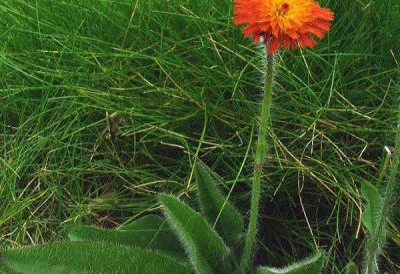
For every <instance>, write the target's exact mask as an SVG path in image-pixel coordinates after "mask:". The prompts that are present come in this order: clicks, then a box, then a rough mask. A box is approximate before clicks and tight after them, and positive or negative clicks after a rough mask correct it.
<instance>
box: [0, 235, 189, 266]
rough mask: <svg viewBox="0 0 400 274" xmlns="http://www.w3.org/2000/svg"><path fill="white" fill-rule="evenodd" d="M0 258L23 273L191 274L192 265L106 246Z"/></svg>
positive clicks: (53, 247)
mask: <svg viewBox="0 0 400 274" xmlns="http://www.w3.org/2000/svg"><path fill="white" fill-rule="evenodd" d="M0 258H1V260H2V261H3V262H4V263H5V265H6V266H7V267H9V268H10V269H12V270H14V271H17V272H18V273H22V274H49V273H51V274H65V273H68V274H113V273H119V274H125V273H126V274H135V273H137V274H154V273H181V274H187V273H192V271H191V268H190V266H188V265H187V264H184V263H182V262H181V261H178V260H176V259H174V258H173V257H170V256H168V255H165V254H163V253H161V252H156V251H152V250H146V249H140V248H129V247H122V246H117V245H113V244H106V243H93V242H60V243H52V244H45V245H39V246H35V247H28V248H21V249H9V250H6V251H3V252H2V254H1V257H0Z"/></svg>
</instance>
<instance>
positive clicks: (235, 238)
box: [195, 161, 243, 247]
mask: <svg viewBox="0 0 400 274" xmlns="http://www.w3.org/2000/svg"><path fill="white" fill-rule="evenodd" d="M195 174H196V180H197V190H198V193H199V198H200V204H201V207H202V209H203V212H204V215H205V216H206V218H207V220H208V221H209V223H210V224H211V225H214V223H215V221H216V220H217V218H218V221H217V222H216V225H215V230H216V231H217V232H218V233H219V235H221V237H222V238H223V239H224V240H225V242H226V243H227V244H228V245H229V246H231V247H234V246H237V244H238V243H240V240H241V238H242V235H243V234H242V233H243V218H242V216H241V215H240V213H239V212H238V211H237V210H236V209H235V208H234V207H233V206H232V205H231V204H230V203H228V202H226V201H225V200H226V199H225V197H224V196H223V195H222V194H221V193H220V192H219V191H218V189H217V186H216V185H217V184H218V183H219V179H218V177H217V176H216V175H215V174H214V173H213V172H212V170H210V169H209V168H208V167H207V166H206V165H205V164H203V163H201V162H199V161H198V162H197V163H196V164H195Z"/></svg>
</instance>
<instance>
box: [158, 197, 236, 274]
mask: <svg viewBox="0 0 400 274" xmlns="http://www.w3.org/2000/svg"><path fill="white" fill-rule="evenodd" d="M160 200H161V203H162V205H163V207H164V211H165V215H166V216H167V220H168V221H169V223H170V225H171V227H174V228H175V231H176V233H177V235H178V236H179V238H180V239H181V241H182V243H183V245H184V246H185V249H186V251H187V252H188V254H189V256H190V258H191V261H192V264H193V266H194V268H195V270H196V271H197V273H200V274H210V273H221V274H224V273H226V274H228V273H229V274H230V273H232V271H233V269H232V264H231V256H230V251H229V249H228V248H227V247H226V245H225V244H224V242H223V240H222V239H221V238H220V237H219V236H218V234H217V232H216V231H215V230H214V229H213V228H212V227H211V226H210V225H209V224H208V223H207V221H206V220H205V219H204V218H203V217H202V216H201V215H200V214H199V213H197V212H196V211H195V210H193V209H192V208H191V207H189V206H188V205H186V204H185V203H183V202H181V201H179V200H178V199H177V198H175V197H173V196H169V195H165V194H161V195H160Z"/></svg>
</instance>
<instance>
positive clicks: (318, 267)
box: [257, 252, 324, 274]
mask: <svg viewBox="0 0 400 274" xmlns="http://www.w3.org/2000/svg"><path fill="white" fill-rule="evenodd" d="M323 266H324V254H323V253H322V252H318V253H317V254H316V255H314V256H312V257H309V258H307V259H305V260H302V261H300V262H297V263H294V264H291V265H289V266H287V267H284V268H275V267H259V268H257V274H275V273H285V274H320V273H321V272H322V268H323Z"/></svg>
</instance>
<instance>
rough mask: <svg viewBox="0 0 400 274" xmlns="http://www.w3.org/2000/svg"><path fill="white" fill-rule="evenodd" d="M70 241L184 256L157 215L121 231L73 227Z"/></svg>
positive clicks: (166, 226) (179, 246)
mask: <svg viewBox="0 0 400 274" xmlns="http://www.w3.org/2000/svg"><path fill="white" fill-rule="evenodd" d="M68 237H69V238H70V239H71V240H72V241H93V242H108V243H113V244H118V245H125V246H137V247H143V248H152V249H160V250H162V251H164V252H167V253H168V254H170V255H177V256H180V257H182V256H184V255H185V253H184V250H183V248H182V246H181V243H180V242H179V240H178V238H177V237H176V235H175V234H174V232H173V231H172V230H171V228H170V226H169V225H168V223H167V222H166V221H165V220H163V219H162V218H161V217H160V216H157V215H148V216H145V217H143V218H140V219H139V220H137V221H135V222H133V223H131V224H129V225H127V226H125V227H124V229H122V230H110V229H101V228H97V227H93V226H83V225H80V226H74V227H72V228H70V229H69V231H68Z"/></svg>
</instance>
